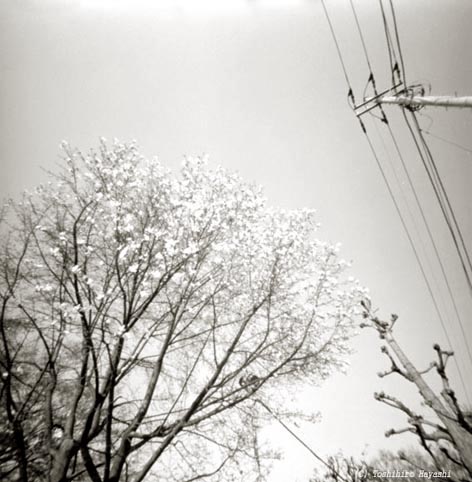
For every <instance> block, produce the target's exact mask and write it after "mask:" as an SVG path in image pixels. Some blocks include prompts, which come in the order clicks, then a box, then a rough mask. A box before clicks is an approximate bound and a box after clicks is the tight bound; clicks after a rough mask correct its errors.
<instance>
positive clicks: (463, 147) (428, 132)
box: [422, 129, 472, 153]
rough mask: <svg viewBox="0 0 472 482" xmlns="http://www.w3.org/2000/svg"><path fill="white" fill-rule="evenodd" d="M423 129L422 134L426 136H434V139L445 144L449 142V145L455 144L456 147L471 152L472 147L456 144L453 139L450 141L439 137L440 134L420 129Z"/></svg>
mask: <svg viewBox="0 0 472 482" xmlns="http://www.w3.org/2000/svg"><path fill="white" fill-rule="evenodd" d="M422 131H423V134H426V135H428V136H431V137H434V138H435V139H438V140H440V141H443V142H445V143H446V144H450V145H451V146H455V147H457V148H458V149H462V150H463V151H465V152H470V153H472V149H469V148H467V147H465V146H462V145H461V144H458V143H457V142H454V141H451V140H449V139H446V138H445V137H441V136H438V135H437V134H433V133H432V132H431V131H429V130H427V129H422Z"/></svg>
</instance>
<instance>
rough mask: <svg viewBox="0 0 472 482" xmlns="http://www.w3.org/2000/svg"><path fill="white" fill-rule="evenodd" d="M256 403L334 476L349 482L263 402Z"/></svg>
mask: <svg viewBox="0 0 472 482" xmlns="http://www.w3.org/2000/svg"><path fill="white" fill-rule="evenodd" d="M256 402H258V403H259V404H260V405H262V406H263V407H264V408H265V409H266V410H267V411H268V412H269V413H270V415H272V417H273V418H274V419H275V420H277V422H279V423H280V425H282V427H283V428H284V429H285V430H286V431H287V432H288V433H289V434H290V435H291V436H292V437H293V438H295V439H296V440H297V441H298V442H299V443H300V444H301V445H303V446H304V447H305V448H306V449H307V450H308V451H309V452H310V453H311V455H313V457H315V459H316V460H318V461H319V462H321V463H322V464H323V465H324V466H325V467H327V468H328V469H329V470H331V471H332V472H333V473H334V475H336V476H337V477H338V478H339V479H340V480H342V481H344V482H349V481H348V480H347V479H345V478H344V477H343V476H342V475H341V474H340V473H339V472H338V471H336V469H335V468H334V467H332V466H331V465H329V464H328V462H326V461H325V460H324V459H323V458H322V457H320V456H319V455H318V454H317V453H316V452H315V451H314V450H313V449H312V448H311V447H310V446H309V445H308V444H307V443H306V442H305V441H304V440H303V439H302V438H301V437H299V436H298V435H297V434H296V433H295V432H294V431H293V430H292V429H291V428H290V427H288V425H286V424H285V423H284V422H283V421H282V420H281V419H280V417H278V416H277V415H276V414H275V413H274V412H273V411H272V410H271V409H270V408H269V407H268V406H267V405H266V404H265V403H264V402H262V401H261V400H259V399H257V400H256Z"/></svg>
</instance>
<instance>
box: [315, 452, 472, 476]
mask: <svg viewBox="0 0 472 482" xmlns="http://www.w3.org/2000/svg"><path fill="white" fill-rule="evenodd" d="M435 452H436V453H435V457H436V462H438V463H439V464H440V466H441V470H438V468H437V467H436V463H433V460H432V459H431V457H430V456H429V455H428V454H425V453H424V452H423V453H420V452H419V451H418V450H415V449H407V450H400V451H398V452H397V453H393V452H390V451H385V450H381V451H379V452H378V453H377V454H376V455H374V456H373V457H371V458H370V459H369V460H366V459H365V458H361V459H355V458H354V457H346V456H344V455H342V454H337V455H334V456H330V457H329V458H328V459H327V467H326V468H325V469H324V470H323V471H322V472H321V473H320V472H319V471H318V472H317V473H315V475H314V476H313V477H311V479H310V482H328V481H331V482H362V481H379V482H388V481H390V480H392V478H393V479H398V478H400V479H401V480H402V481H405V482H416V481H418V480H422V479H432V478H434V480H440V481H450V482H467V481H470V478H469V477H468V474H467V471H466V470H464V469H463V468H458V467H457V465H456V464H455V463H453V462H452V461H451V460H450V459H449V458H448V457H447V456H446V455H445V454H444V453H442V452H441V451H439V450H435ZM432 474H435V475H434V476H433V475H432Z"/></svg>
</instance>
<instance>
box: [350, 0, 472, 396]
mask: <svg viewBox="0 0 472 482" xmlns="http://www.w3.org/2000/svg"><path fill="white" fill-rule="evenodd" d="M350 3H351V8H352V11H353V14H354V18H355V21H356V25H357V28H358V31H359V35H360V38H361V43H362V47H363V50H364V54H365V56H366V60H367V64H368V67H369V70H370V77H372V78H373V73H372V67H371V63H370V61H369V56H368V52H367V47H366V43H365V39H364V35H363V33H362V29H361V27H360V22H359V19H358V16H357V13H356V11H355V7H354V4H353V0H350ZM379 3H380V7H381V13H382V20H383V23H384V29H385V36H386V40H387V48H388V52H389V61H390V66H391V69H392V82H394V81H395V79H394V74H395V70H397V69H398V64H397V61H396V56H395V49H393V48H392V46H391V35H390V31H389V27H388V22H387V19H386V15H385V11H384V8H383V4H382V0H379ZM390 7H391V13H392V18H393V22H394V29H395V37H396V43H397V49H398V53H399V56H400V62H401V65H402V76H403V82H404V83H405V82H406V76H405V66H404V61H403V54H402V49H401V43H400V37H399V33H398V25H397V21H396V14H395V9H394V6H393V3H392V1H391V0H390ZM394 58H395V62H396V63H395V65H392V62H393V59H394ZM397 72H398V70H397ZM372 83H373V85H374V88H375V80H373V82H372ZM405 85H406V84H405ZM379 107H380V110H381V113H382V117H381V118H380V120H381V121H382V122H383V123H385V124H386V126H387V129H388V131H389V134H390V137H391V139H392V142H393V144H394V146H395V150H396V152H397V155H398V157H399V159H400V162H401V165H402V168H403V171H404V172H405V174H406V178H407V180H408V184H409V186H410V189H411V191H412V193H413V195H414V198H415V202H416V205H417V207H418V209H419V211H420V214H421V218H422V220H423V223H424V225H425V227H426V230H427V233H428V237H429V239H430V241H431V244H432V246H433V250H434V253H435V255H436V259H437V261H438V263H439V266H440V269H441V275H442V277H443V279H444V282H445V285H446V288H447V291H448V294H449V297H450V299H451V303H452V306H453V309H454V313H455V315H456V318H457V321H458V323H459V327H460V330H461V333H462V336H463V337H464V340H465V342H466V347H467V352H468V356H469V360H470V362H471V363H472V352H471V349H470V346H469V343H468V342H467V337H466V335H465V329H464V326H463V322H462V319H461V316H460V313H459V310H458V307H457V302H456V300H455V296H454V294H453V292H452V289H451V285H450V282H449V279H448V277H447V274H446V270H445V267H444V264H443V262H442V260H441V256H440V254H439V250H438V248H437V245H436V242H435V240H434V236H433V234H432V232H431V228H430V226H429V223H428V221H427V218H426V215H425V213H424V209H423V207H422V205H421V202H420V200H419V197H418V194H417V192H416V189H415V186H414V184H413V181H412V179H411V176H410V173H409V171H408V169H407V166H406V162H405V160H404V158H403V155H402V153H401V151H400V147H399V144H398V142H397V140H396V138H395V136H394V134H393V131H392V128H391V126H390V123H389V122H388V119H387V116H386V114H385V112H384V111H383V109H382V106H381V105H379ZM362 127H363V131H364V134H365V135H366V137H367V139H368V142H369V146H370V148H371V151H372V153H373V155H374V158H375V159H376V162H377V165H378V167H379V169H380V171H381V174H382V177H383V179H384V181H385V183H386V186H387V189H388V191H389V193H390V196H391V198H392V201H393V202H394V205H395V208H396V210H397V213H398V215H399V217H400V220H401V222H402V225H403V228H404V229H405V232H406V234H407V237H408V239H409V241H410V244H411V247H412V249H413V251H414V254H415V257H416V259H417V262H418V264H419V267H420V270H421V272H422V274H423V278H424V281H425V283H426V285H427V288H428V291H429V293H430V296H431V298H432V301H433V304H434V306H435V310H436V313H437V315H438V318H439V321H440V324H441V327H442V329H443V332H444V335H445V337H446V340H447V342H448V344H449V346H450V347H452V346H453V344H452V342H451V338H450V336H449V333H448V330H447V327H446V324H445V321H444V318H443V316H442V314H441V310H440V309H439V306H438V304H437V302H436V299H435V296H434V292H433V290H432V287H431V284H430V282H429V279H428V276H427V274H426V271H425V269H424V266H423V264H422V262H421V259H420V257H419V254H418V251H417V249H416V247H415V245H414V241H413V238H412V236H411V233H410V232H409V230H408V227H407V225H406V222H405V220H404V218H403V215H402V213H401V210H400V208H399V205H398V203H397V201H396V199H395V194H394V192H393V190H392V189H391V186H390V185H389V182H388V179H387V176H386V175H385V172H384V170H383V168H382V165H381V163H380V159H379V157H378V155H377V153H376V152H375V149H374V146H373V143H372V141H371V139H370V138H369V135H368V133H367V131H366V129H365V127H364V126H362ZM382 142H383V139H382ZM387 152H388V151H387ZM392 169H393V166H392ZM393 172H394V174H395V176H396V172H395V170H394V169H393ZM438 175H439V173H438ZM397 182H398V184H399V185H400V187H401V183H400V182H399V180H398V178H397ZM402 193H403V190H402ZM445 195H446V196H447V194H446V193H445ZM407 207H408V209H409V205H408V204H407ZM410 215H411V211H410ZM419 239H420V240H421V238H419ZM439 293H441V291H440V292H439ZM454 361H455V365H456V368H457V371H458V374H459V377H460V380H461V384H462V386H463V389H464V392H465V394H466V397H467V399H468V401H469V403H470V400H469V396H468V392H467V389H466V385H465V380H464V377H463V375H462V372H461V370H460V367H459V364H458V362H457V359H455V360H454Z"/></svg>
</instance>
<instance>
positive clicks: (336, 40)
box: [321, 0, 355, 105]
mask: <svg viewBox="0 0 472 482" xmlns="http://www.w3.org/2000/svg"><path fill="white" fill-rule="evenodd" d="M321 5H323V10H324V13H325V16H326V20H327V21H328V24H329V28H330V30H331V36H332V37H333V40H334V44H335V45H336V51H337V52H338V58H339V62H340V63H341V67H342V69H343V72H344V77H345V79H346V83H347V86H348V87H349V91H348V94H347V96H348V98H350V99H351V100H352V103H353V104H354V105H355V101H354V92H353V90H352V87H351V82H350V81H349V76H348V75H347V69H346V65H345V64H344V60H343V56H342V54H341V49H340V48H339V43H338V39H337V38H336V34H335V33H334V28H333V24H332V23H331V19H330V18H329V14H328V10H327V9H326V5H325V2H324V0H321Z"/></svg>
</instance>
